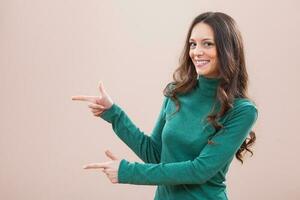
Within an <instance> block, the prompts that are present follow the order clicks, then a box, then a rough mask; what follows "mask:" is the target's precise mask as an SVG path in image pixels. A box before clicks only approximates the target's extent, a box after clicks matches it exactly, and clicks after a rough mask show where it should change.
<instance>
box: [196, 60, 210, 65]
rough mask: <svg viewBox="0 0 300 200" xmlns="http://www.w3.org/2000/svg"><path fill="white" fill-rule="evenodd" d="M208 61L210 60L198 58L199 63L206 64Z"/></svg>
mask: <svg viewBox="0 0 300 200" xmlns="http://www.w3.org/2000/svg"><path fill="white" fill-rule="evenodd" d="M208 62H209V61H208V60H196V63H197V64H206V63H208Z"/></svg>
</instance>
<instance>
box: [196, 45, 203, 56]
mask: <svg viewBox="0 0 300 200" xmlns="http://www.w3.org/2000/svg"><path fill="white" fill-rule="evenodd" d="M203 54H204V50H203V49H202V48H201V47H196V48H195V49H194V55H195V56H202V55H203Z"/></svg>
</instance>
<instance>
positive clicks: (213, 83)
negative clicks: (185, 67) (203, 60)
mask: <svg viewBox="0 0 300 200" xmlns="http://www.w3.org/2000/svg"><path fill="white" fill-rule="evenodd" d="M220 80H221V79H220V78H217V77H216V78H209V77H206V76H204V75H198V83H197V86H198V91H199V93H200V94H201V95H203V96H206V97H214V98H215V97H216V95H217V88H218V86H219V83H220Z"/></svg>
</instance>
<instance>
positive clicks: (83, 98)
mask: <svg viewBox="0 0 300 200" xmlns="http://www.w3.org/2000/svg"><path fill="white" fill-rule="evenodd" d="M72 100H79V101H89V102H95V101H96V97H94V96H82V95H80V96H72Z"/></svg>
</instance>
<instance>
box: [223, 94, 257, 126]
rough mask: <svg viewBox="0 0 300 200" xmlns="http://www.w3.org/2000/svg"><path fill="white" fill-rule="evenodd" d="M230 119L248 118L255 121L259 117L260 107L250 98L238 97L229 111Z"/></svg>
mask: <svg viewBox="0 0 300 200" xmlns="http://www.w3.org/2000/svg"><path fill="white" fill-rule="evenodd" d="M227 117H228V118H229V119H234V118H235V119H239V118H243V119H248V120H251V121H255V120H256V118H257V117H258V108H257V106H256V104H255V103H254V102H253V101H252V100H250V99H248V98H236V99H235V100H234V102H233V107H232V108H231V109H229V110H228V111H227Z"/></svg>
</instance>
